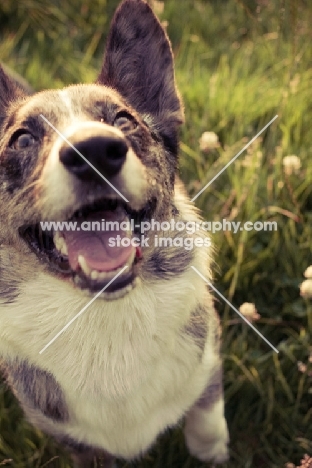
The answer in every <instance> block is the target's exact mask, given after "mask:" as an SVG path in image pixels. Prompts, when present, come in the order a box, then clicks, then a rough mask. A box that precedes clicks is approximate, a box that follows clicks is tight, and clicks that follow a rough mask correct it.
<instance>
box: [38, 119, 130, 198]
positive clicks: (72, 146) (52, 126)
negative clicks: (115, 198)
mask: <svg viewBox="0 0 312 468" xmlns="http://www.w3.org/2000/svg"><path fill="white" fill-rule="evenodd" d="M40 117H41V118H42V119H43V120H44V121H45V122H46V123H47V124H48V125H50V127H51V128H53V130H54V131H55V132H56V133H57V134H58V135H59V136H60V137H61V138H62V139H63V140H64V141H66V143H67V144H68V145H69V146H70V147H71V148H73V150H74V151H76V153H77V154H79V156H80V157H81V158H82V159H83V160H84V161H85V162H86V163H87V164H89V166H90V167H92V169H93V170H94V171H95V172H96V173H97V174H98V175H99V176H100V177H102V179H104V180H105V182H106V183H107V184H108V185H110V186H111V187H112V189H113V190H115V192H116V193H118V195H119V196H120V197H121V198H123V199H124V200H125V201H126V202H127V203H129V200H127V199H126V197H124V196H123V194H122V193H120V192H119V190H117V189H116V187H114V185H113V184H112V183H111V182H110V181H109V180H107V179H106V177H104V176H103V174H101V173H100V171H98V170H97V168H96V167H94V166H93V164H91V163H90V161H88V159H87V158H85V157H84V155H83V154H81V153H80V151H78V150H77V148H75V147H74V145H72V144H71V142H70V141H68V140H67V138H66V137H65V136H64V135H63V134H62V133H61V132H60V131H59V130H58V129H57V128H56V127H54V125H53V124H51V122H49V120H48V119H47V118H46V117H45V116H44V115H42V114H40Z"/></svg>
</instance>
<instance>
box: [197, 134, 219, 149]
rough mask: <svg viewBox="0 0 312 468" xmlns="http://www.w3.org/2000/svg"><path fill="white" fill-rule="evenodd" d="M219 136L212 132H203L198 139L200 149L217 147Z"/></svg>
mask: <svg viewBox="0 0 312 468" xmlns="http://www.w3.org/2000/svg"><path fill="white" fill-rule="evenodd" d="M219 146H220V143H219V137H218V135H217V134H216V133H214V132H204V133H203V134H202V136H201V137H200V139H199V147H200V149H201V151H209V150H212V149H215V148H219Z"/></svg>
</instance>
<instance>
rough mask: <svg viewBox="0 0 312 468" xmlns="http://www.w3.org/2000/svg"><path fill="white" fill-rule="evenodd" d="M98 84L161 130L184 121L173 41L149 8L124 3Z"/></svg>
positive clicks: (137, 0)
mask: <svg viewBox="0 0 312 468" xmlns="http://www.w3.org/2000/svg"><path fill="white" fill-rule="evenodd" d="M97 82H98V83H100V84H103V85H106V86H109V87H112V88H114V89H116V90H117V91H118V92H119V93H120V94H121V95H122V96H123V97H124V98H125V99H126V100H127V101H128V103H129V104H130V105H131V106H132V107H133V108H134V109H136V110H137V111H138V112H140V113H141V114H147V115H149V116H151V118H152V119H153V120H154V123H155V124H156V126H157V127H159V130H160V131H161V130H162V129H165V128H166V127H167V129H168V126H169V128H172V129H173V128H175V129H176V130H177V127H178V124H181V123H182V122H183V110H182V107H181V101H180V99H179V96H178V92H177V88H176V84H175V77H174V65H173V55H172V50H171V45H170V42H169V39H168V37H167V35H166V33H165V31H164V29H163V27H162V26H161V24H160V23H159V21H158V19H157V18H156V16H155V15H154V13H153V11H152V10H151V8H150V7H149V5H148V4H147V3H146V2H145V1H143V0H124V1H123V3H122V4H121V5H120V7H119V8H118V10H117V11H116V13H115V16H114V18H113V21H112V26H111V29H110V33H109V36H108V42H107V46H106V52H105V59H104V64H103V67H102V70H101V73H100V75H99V78H98V81H97Z"/></svg>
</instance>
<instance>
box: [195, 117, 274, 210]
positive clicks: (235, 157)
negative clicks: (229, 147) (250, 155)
mask: <svg viewBox="0 0 312 468" xmlns="http://www.w3.org/2000/svg"><path fill="white" fill-rule="evenodd" d="M277 117H278V115H276V116H275V117H273V119H272V120H270V122H269V123H267V124H266V126H265V127H263V129H262V130H261V131H260V132H259V133H257V135H256V136H254V137H253V138H252V139H251V140H250V142H249V143H247V145H246V146H244V148H243V149H242V150H240V152H239V153H237V155H236V156H234V158H233V159H231V161H230V162H228V163H227V164H226V165H225V166H224V168H223V169H222V170H221V171H220V172H218V174H217V175H215V176H214V178H213V179H211V181H210V182H208V184H207V185H205V187H203V188H202V189H201V190H200V191H199V192H198V194H197V195H195V197H194V198H192V200H191V201H192V202H193V201H195V200H196V198H198V197H199V195H201V194H202V193H203V192H204V191H205V190H206V188H208V187H209V185H211V184H212V182H214V181H215V180H216V179H217V178H218V177H219V175H221V174H222V172H224V171H225V170H226V169H227V168H228V167H229V166H230V165H231V164H232V163H233V162H234V161H235V160H236V159H237V158H238V156H240V155H241V154H242V153H243V152H244V151H245V150H246V149H247V148H248V146H250V145H251V144H252V143H253V142H254V141H255V140H256V139H257V138H258V137H259V136H260V135H261V133H263V132H264V131H265V130H266V129H267V128H268V127H269V126H270V125H271V124H272V123H273V122H274V120H276V119H277Z"/></svg>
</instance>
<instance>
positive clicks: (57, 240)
mask: <svg viewBox="0 0 312 468" xmlns="http://www.w3.org/2000/svg"><path fill="white" fill-rule="evenodd" d="M53 241H54V244H55V247H56V249H57V250H58V251H59V252H60V253H61V254H62V255H64V256H68V249H67V245H66V242H65V239H64V237H63V235H62V234H61V233H60V232H59V231H56V232H55V233H54V237H53Z"/></svg>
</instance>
